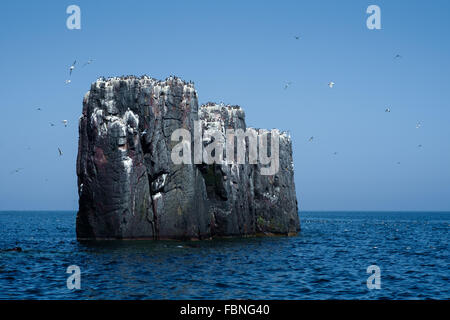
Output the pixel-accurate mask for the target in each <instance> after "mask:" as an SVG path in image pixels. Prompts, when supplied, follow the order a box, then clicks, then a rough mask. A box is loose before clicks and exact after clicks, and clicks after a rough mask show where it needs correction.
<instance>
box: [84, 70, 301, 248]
mask: <svg viewBox="0 0 450 320" xmlns="http://www.w3.org/2000/svg"><path fill="white" fill-rule="evenodd" d="M196 123H200V130H201V131H202V132H203V133H205V132H208V131H210V130H212V129H214V130H217V131H219V132H222V133H224V142H223V143H226V136H225V130H226V129H235V130H236V129H243V130H246V129H247V128H246V124H245V114H244V111H243V110H242V109H241V108H240V107H238V106H225V105H218V104H214V103H208V104H206V105H203V106H201V107H200V108H199V106H198V99H197V92H196V91H195V89H194V86H193V84H192V83H187V82H184V81H182V80H181V79H179V78H177V77H169V78H167V79H166V80H165V81H158V80H155V79H152V78H149V77H146V76H144V77H141V78H136V77H133V76H130V77H121V78H109V79H99V80H97V81H96V82H94V83H93V84H92V85H91V89H90V91H89V92H88V93H87V94H86V95H85V97H84V101H83V114H82V115H81V117H80V122H79V147H78V158H77V175H78V192H79V197H80V198H79V211H78V214H77V221H76V228H77V230H76V231H77V238H78V239H79V240H83V239H155V240H157V239H180V240H183V239H209V238H212V237H226V236H249V235H256V234H280V235H292V234H296V233H297V232H298V231H299V230H300V222H299V218H298V211H297V199H296V194H295V186H294V172H293V164H292V143H291V139H290V137H289V136H288V135H287V134H286V133H283V132H279V131H277V132H278V133H279V137H280V138H279V169H278V171H277V173H275V174H273V175H262V174H261V169H262V167H264V166H263V165H261V164H258V163H256V164H249V163H246V164H237V163H235V162H232V161H228V160H227V161H225V162H224V163H219V164H217V163H214V164H205V163H199V164H195V161H193V163H192V164H174V162H173V161H172V158H171V153H172V149H173V147H174V146H175V145H176V144H177V143H178V142H177V141H172V139H171V136H172V133H173V132H174V131H175V130H177V129H180V128H183V129H186V130H188V131H189V132H191V133H192V136H194V126H195V125H196ZM254 130H255V131H257V132H258V133H261V132H266V131H267V130H261V129H260V130H256V129H254ZM211 141H212V140H209V141H205V140H202V141H201V142H200V143H202V144H203V145H207V144H208V143H211ZM244 143H245V144H248V140H245V141H244ZM246 147H247V149H248V146H247V145H246ZM247 151H248V150H247Z"/></svg>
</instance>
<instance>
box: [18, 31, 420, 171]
mask: <svg viewBox="0 0 450 320" xmlns="http://www.w3.org/2000/svg"><path fill="white" fill-rule="evenodd" d="M294 38H295V40H300V39H301V37H300V36H294ZM401 58H402V56H401V55H400V54H396V55H395V56H394V59H395V60H398V59H401ZM94 61H95V60H94V59H89V60H88V61H86V62H85V63H84V64H83V65H82V66H81V67H82V68H84V67H86V66H88V65H90V64H91V63H93V62H94ZM76 64H77V60H75V61H74V62H73V63H72V64H71V65H70V66H69V79H67V80H65V84H66V85H69V84H70V83H71V82H72V80H71V79H70V77H71V76H72V73H73V71H74V70H75V67H76ZM291 84H292V82H291V81H287V82H286V83H285V85H284V90H287V89H288V88H289V86H290V85H291ZM335 85H336V83H335V82H333V81H330V82H328V87H329V88H330V89H333V88H334V86H335ZM36 110H37V111H42V108H40V107H38V108H36ZM384 112H386V113H390V112H391V108H390V107H386V109H385V110H384ZM61 123H62V124H63V125H64V127H67V125H68V123H69V122H68V121H67V120H62V121H61ZM50 126H51V127H54V126H55V124H54V123H52V122H50ZM421 126H422V125H421V123H420V122H417V124H416V129H419V128H420V127H421ZM313 141H314V136H311V137H310V138H309V139H308V142H313ZM417 147H418V148H421V147H422V145H421V144H419V145H418V146H417ZM58 154H59V156H62V155H63V152H62V150H61V148H60V147H58ZM337 154H338V152H337V151H335V152H334V153H333V155H337ZM397 164H400V162H397ZM22 170H24V168H17V169H15V170H13V171H11V174H14V173H19V172H21V171H22Z"/></svg>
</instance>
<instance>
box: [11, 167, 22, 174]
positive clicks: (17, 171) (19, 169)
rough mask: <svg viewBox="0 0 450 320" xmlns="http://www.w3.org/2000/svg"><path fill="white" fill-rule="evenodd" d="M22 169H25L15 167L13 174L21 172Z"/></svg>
mask: <svg viewBox="0 0 450 320" xmlns="http://www.w3.org/2000/svg"><path fill="white" fill-rule="evenodd" d="M21 170H23V168H17V169H14V170H13V171H11V174H13V173H19V172H20V171H21Z"/></svg>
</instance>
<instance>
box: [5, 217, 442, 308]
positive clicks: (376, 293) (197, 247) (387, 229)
mask: <svg viewBox="0 0 450 320" xmlns="http://www.w3.org/2000/svg"><path fill="white" fill-rule="evenodd" d="M75 216H76V213H75V212H0V250H1V249H5V248H12V247H16V246H20V247H21V248H22V249H23V251H22V252H5V251H2V252H0V299H449V298H450V282H449V277H450V274H449V262H450V260H449V237H448V232H449V227H450V213H426V212H301V213H300V219H301V224H302V231H301V233H300V234H299V235H298V236H296V237H267V238H263V237H253V238H245V239H221V240H212V241H202V242H175V241H172V242H171V241H164V242H152V241H102V242H91V243H79V242H77V241H76V237H75ZM373 264H375V265H377V266H379V267H380V269H381V289H379V290H375V289H374V290H369V289H368V288H367V285H366V281H367V278H368V277H369V274H367V273H366V269H367V267H368V266H369V265H373ZM70 265H77V266H79V267H80V269H81V289H80V290H69V289H67V286H66V281H67V277H68V276H69V274H67V273H66V270H67V267H68V266H70Z"/></svg>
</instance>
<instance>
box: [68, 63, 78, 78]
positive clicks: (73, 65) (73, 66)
mask: <svg viewBox="0 0 450 320" xmlns="http://www.w3.org/2000/svg"><path fill="white" fill-rule="evenodd" d="M76 63H77V60H75V61H74V62H73V63H72V65H71V66H70V69H69V70H70V72H69V75H72V71H73V69H75V64H76Z"/></svg>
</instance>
